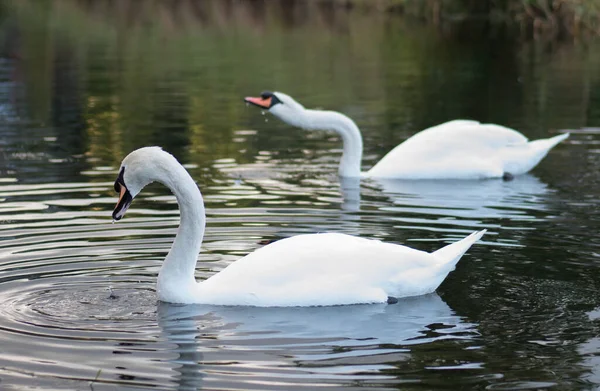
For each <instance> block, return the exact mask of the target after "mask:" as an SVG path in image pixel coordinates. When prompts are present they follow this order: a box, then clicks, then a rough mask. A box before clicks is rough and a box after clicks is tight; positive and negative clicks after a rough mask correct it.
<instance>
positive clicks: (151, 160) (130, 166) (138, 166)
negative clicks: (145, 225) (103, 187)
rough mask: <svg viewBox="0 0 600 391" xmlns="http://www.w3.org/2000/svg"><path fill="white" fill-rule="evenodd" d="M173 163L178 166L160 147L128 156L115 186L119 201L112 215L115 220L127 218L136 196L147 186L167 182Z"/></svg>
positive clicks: (136, 151)
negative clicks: (170, 166)
mask: <svg viewBox="0 0 600 391" xmlns="http://www.w3.org/2000/svg"><path fill="white" fill-rule="evenodd" d="M173 163H177V164H178V162H177V159H175V157H173V155H171V154H170V153H168V152H165V151H163V150H162V149H161V148H160V147H145V148H140V149H136V150H135V151H133V152H131V153H130V154H129V155H127V156H126V157H125V159H123V162H122V163H121V167H120V168H119V176H118V177H117V180H116V181H115V185H114V187H115V191H116V192H117V193H119V200H118V201H117V205H116V206H115V209H114V210H113V213H112V217H113V220H121V219H122V218H123V216H125V212H126V211H127V209H128V208H129V206H130V205H131V202H132V201H133V199H134V198H135V196H136V195H138V194H139V192H140V191H142V189H143V188H144V187H145V186H146V185H148V184H150V183H152V182H155V181H161V182H164V181H165V180H167V178H168V177H169V174H168V171H169V170H168V167H169V165H172V164H173Z"/></svg>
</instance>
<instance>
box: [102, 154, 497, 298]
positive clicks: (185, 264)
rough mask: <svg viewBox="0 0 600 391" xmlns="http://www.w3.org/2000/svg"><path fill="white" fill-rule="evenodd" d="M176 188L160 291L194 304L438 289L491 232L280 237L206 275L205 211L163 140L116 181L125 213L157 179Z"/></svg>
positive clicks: (118, 210)
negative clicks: (434, 238) (427, 248)
mask: <svg viewBox="0 0 600 391" xmlns="http://www.w3.org/2000/svg"><path fill="white" fill-rule="evenodd" d="M155 181H156V182H160V183H162V184H164V185H165V186H167V187H168V188H169V189H171V191H172V192H173V193H174V194H175V197H176V198H177V202H178V204H179V208H180V212H181V223H180V225H179V229H178V231H177V236H176V237H175V241H174V242H173V246H172V247H171V250H170V251H169V254H168V255H167V257H166V258H165V260H164V263H163V265H162V268H161V269H160V272H159V274H158V284H157V291H158V298H159V299H160V300H161V301H166V302H173V303H187V304H192V303H195V304H217V305H248V306H259V307H272V306H281V307H287V306H324V305H340V304H358V303H383V302H389V303H393V302H396V301H397V298H399V297H407V296H417V295H422V294H425V293H430V292H433V291H434V290H435V289H436V288H437V287H438V286H439V285H440V284H441V283H442V281H444V279H445V278H446V276H447V275H448V273H450V272H451V271H452V270H454V267H455V266H456V263H457V262H458V260H459V259H460V258H461V257H462V255H463V254H464V253H465V252H466V251H467V250H468V249H469V247H471V245H472V244H473V243H475V242H476V241H477V240H479V238H481V236H482V235H483V234H484V233H485V230H483V231H479V232H474V233H472V234H471V235H469V236H467V237H466V238H464V239H462V240H460V241H458V242H455V243H452V244H450V245H448V246H446V247H444V248H442V249H440V250H437V251H435V252H433V253H427V252H424V251H419V250H414V249H412V248H409V247H405V246H400V245H396V244H391V243H383V242H380V241H378V240H371V239H363V238H358V237H354V236H350V235H344V234H339V233H323V234H307V235H298V236H294V237H290V238H287V239H282V240H279V241H277V242H275V243H272V244H269V245H267V246H265V247H262V248H260V249H258V250H256V251H254V252H253V253H250V254H248V255H247V256H245V257H243V258H241V259H239V260H237V261H236V262H234V263H232V264H231V265H229V266H228V267H227V268H225V269H224V270H222V271H221V272H219V273H217V274H215V275H213V276H212V277H210V278H208V279H207V280H205V281H202V282H197V281H196V279H195V277H194V271H195V267H196V262H197V258H198V253H199V251H200V245H201V244H202V238H203V236H204V226H205V219H206V218H205V213H204V202H203V200H202V195H201V194H200V190H199V189H198V187H197V186H196V184H195V183H194V180H193V179H192V177H191V176H190V175H189V173H188V172H187V171H186V169H185V168H184V167H183V166H182V165H181V164H179V162H178V161H177V160H176V159H175V158H174V157H173V156H172V155H171V154H169V153H167V152H165V151H163V150H162V149H160V148H158V147H146V148H141V149H138V150H136V151H133V152H131V153H130V154H129V155H128V156H127V157H125V159H124V160H123V163H122V164H121V167H120V170H119V176H118V178H117V180H116V181H115V191H116V192H117V193H119V200H118V202H117V205H116V207H115V210H114V211H113V214H112V216H113V219H114V220H120V219H121V218H122V217H123V216H124V215H125V212H126V211H127V208H128V207H129V206H130V205H131V202H132V201H133V198H134V197H135V196H136V195H137V194H138V193H139V192H140V191H141V190H142V189H143V188H144V186H146V185H148V184H150V183H152V182H155Z"/></svg>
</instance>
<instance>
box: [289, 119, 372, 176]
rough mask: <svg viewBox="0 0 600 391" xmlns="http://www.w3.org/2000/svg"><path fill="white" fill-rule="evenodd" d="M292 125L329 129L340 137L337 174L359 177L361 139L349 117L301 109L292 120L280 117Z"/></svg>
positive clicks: (313, 128) (361, 149) (309, 128)
mask: <svg viewBox="0 0 600 391" xmlns="http://www.w3.org/2000/svg"><path fill="white" fill-rule="evenodd" d="M282 119H284V120H285V121H286V122H288V123H291V124H292V125H295V126H298V127H301V128H303V129H307V130H329V131H334V132H336V133H338V134H339V135H340V136H341V137H342V142H343V146H344V147H343V148H344V149H343V153H342V160H341V161H340V167H339V174H340V176H343V177H360V164H361V160H362V152H363V141H362V135H361V133H360V130H359V129H358V126H356V124H355V123H354V121H352V120H351V119H350V118H349V117H347V116H345V115H344V114H341V113H338V112H336V111H322V110H302V112H301V113H300V114H299V115H298V116H297V117H296V118H295V119H293V120H291V121H290V120H289V119H288V118H282Z"/></svg>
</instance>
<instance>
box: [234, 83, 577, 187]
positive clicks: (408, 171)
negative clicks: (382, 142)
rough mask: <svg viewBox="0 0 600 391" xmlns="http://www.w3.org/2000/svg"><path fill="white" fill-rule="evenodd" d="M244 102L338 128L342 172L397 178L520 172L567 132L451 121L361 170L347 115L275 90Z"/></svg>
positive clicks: (356, 137) (310, 125)
mask: <svg viewBox="0 0 600 391" xmlns="http://www.w3.org/2000/svg"><path fill="white" fill-rule="evenodd" d="M246 102H248V103H252V104H254V105H257V106H260V107H263V108H265V109H268V110H269V112H270V113H272V114H273V115H275V116H276V117H278V118H279V119H281V120H282V121H284V122H286V123H288V124H290V125H293V126H297V127H300V128H303V129H307V130H329V131H334V132H336V133H338V134H339V135H340V136H341V138H342V142H343V146H344V150H343V154H342V159H341V162H340V167H339V174H340V175H341V176H343V177H359V176H363V177H372V178H397V179H482V178H502V177H503V176H505V175H509V174H510V175H520V174H524V173H526V172H528V171H529V170H531V169H532V168H533V167H535V166H536V165H537V164H538V163H539V162H540V161H541V160H542V159H543V158H544V157H545V156H546V154H547V153H548V151H550V149H551V148H552V147H554V146H555V145H556V144H558V143H559V142H561V141H563V140H564V139H566V138H567V137H569V134H568V133H566V134H561V135H558V136H554V137H552V138H548V139H541V140H535V141H529V140H528V139H527V138H526V137H525V136H523V135H522V134H521V133H519V132H517V131H516V130H513V129H510V128H507V127H504V126H500V125H494V124H482V123H479V122H477V121H470V120H454V121H450V122H446V123H443V124H441V125H437V126H433V127H431V128H428V129H425V130H423V131H421V132H419V133H417V134H415V135H414V136H412V137H410V138H409V139H407V140H406V141H404V142H403V143H401V144H400V145H398V146H397V147H396V148H394V149H393V150H391V151H390V152H389V153H388V154H387V155H385V156H384V157H383V158H382V159H381V160H380V161H379V162H378V163H377V164H375V165H374V166H373V167H372V168H371V169H370V170H369V171H367V172H363V173H361V171H360V167H361V160H362V152H363V142H362V135H361V133H360V130H359V129H358V127H357V126H356V124H355V123H354V121H352V120H351V119H350V118H349V117H347V116H345V115H344V114H341V113H338V112H335V111H323V110H307V109H305V108H304V106H302V105H301V104H300V103H298V102H296V101H295V100H294V99H293V98H292V97H290V96H289V95H286V94H284V93H281V92H275V93H264V94H263V98H254V97H247V98H246Z"/></svg>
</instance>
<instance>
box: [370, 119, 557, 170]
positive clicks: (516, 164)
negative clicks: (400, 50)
mask: <svg viewBox="0 0 600 391" xmlns="http://www.w3.org/2000/svg"><path fill="white" fill-rule="evenodd" d="M561 137H562V136H561ZM533 143H535V141H534V142H529V140H528V139H527V138H526V137H525V136H523V135H522V134H521V133H519V132H517V131H516V130H514V129H510V128H507V127H504V126H501V125H496V124H482V123H480V122H477V121H469V120H455V121H450V122H446V123H443V124H440V125H437V126H434V127H431V128H428V129H425V130H423V131H421V132H419V133H417V134H416V135H414V136H412V137H411V138H409V139H408V140H406V141H405V142H403V143H402V144H400V145H398V146H397V147H396V148H394V149H393V150H392V151H390V152H389V153H388V154H387V155H386V156H384V157H383V158H382V159H381V160H380V161H379V163H377V164H376V165H375V166H373V168H372V169H371V170H370V171H368V173H367V176H372V177H387V178H405V179H427V178H436V179H444V178H452V179H479V178H494V177H502V176H503V175H504V173H505V172H511V173H513V174H520V173H524V172H527V171H528V170H530V169H531V168H533V167H534V166H535V165H536V164H537V163H538V162H539V161H540V160H541V159H542V158H543V156H545V154H546V153H547V152H548V150H549V149H550V148H551V147H549V148H547V149H545V150H544V151H543V154H541V152H540V149H539V148H534V146H532V144H533ZM556 143H557V142H554V143H548V145H550V144H552V146H554V145H556ZM513 171H514V172H513Z"/></svg>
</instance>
